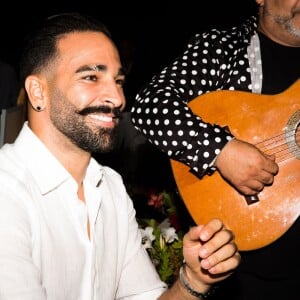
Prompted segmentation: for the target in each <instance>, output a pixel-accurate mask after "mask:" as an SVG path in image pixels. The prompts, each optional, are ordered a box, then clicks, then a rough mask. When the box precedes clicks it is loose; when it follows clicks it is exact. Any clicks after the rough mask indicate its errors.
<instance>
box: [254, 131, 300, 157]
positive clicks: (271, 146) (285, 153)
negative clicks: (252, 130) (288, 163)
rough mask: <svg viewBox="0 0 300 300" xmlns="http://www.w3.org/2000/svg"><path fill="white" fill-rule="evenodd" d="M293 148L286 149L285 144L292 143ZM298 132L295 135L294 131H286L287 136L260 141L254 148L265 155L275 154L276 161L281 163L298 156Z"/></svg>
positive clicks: (299, 143)
mask: <svg viewBox="0 0 300 300" xmlns="http://www.w3.org/2000/svg"><path fill="white" fill-rule="evenodd" d="M294 140H295V143H293V146H290V147H288V146H287V143H288V142H292V141H294ZM299 145H300V130H299V129H297V133H296V134H295V130H291V131H288V132H287V134H279V135H277V136H274V137H272V138H270V139H267V140H264V141H261V142H259V143H257V144H256V146H257V147H258V148H259V149H260V150H261V151H263V152H265V153H266V154H275V156H276V161H277V162H282V161H285V160H287V159H291V158H293V157H295V156H299V154H300V147H299Z"/></svg>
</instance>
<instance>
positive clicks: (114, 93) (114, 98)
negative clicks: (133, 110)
mask: <svg viewBox="0 0 300 300" xmlns="http://www.w3.org/2000/svg"><path fill="white" fill-rule="evenodd" d="M102 99H104V102H105V104H109V106H113V107H114V108H118V109H120V110H123V109H124V108H125V104H126V100H125V95H124V92H123V88H122V86H120V85H118V84H116V83H115V82H113V83H111V84H107V86H106V88H105V91H104V94H103V98H102Z"/></svg>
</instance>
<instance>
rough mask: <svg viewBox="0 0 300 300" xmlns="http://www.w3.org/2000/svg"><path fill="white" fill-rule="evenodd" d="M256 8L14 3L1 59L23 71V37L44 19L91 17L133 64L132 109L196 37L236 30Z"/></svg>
mask: <svg viewBox="0 0 300 300" xmlns="http://www.w3.org/2000/svg"><path fill="white" fill-rule="evenodd" d="M175 2H179V3H177V4H176V3H175ZM255 9H256V5H255V0H232V1H226V0H215V1H212V0H211V1H203V0H197V1H196V0H185V1H182V0H181V1H180V0H177V1H175V0H174V1H170V0H160V1H158V0H152V1H144V0H142V1H139V0H134V1H122V2H118V1H111V2H108V1H101V0H99V1H81V2H80V3H77V2H76V1H66V0H61V1H58V0H55V1H40V2H36V3H32V2H30V1H29V0H27V2H19V3H18V4H17V3H16V2H13V1H12V2H10V3H6V8H5V9H3V8H2V9H1V13H0V38H1V47H0V58H1V59H3V60H5V61H7V62H9V63H10V64H12V65H13V66H14V67H15V68H16V69H17V70H18V59H19V53H20V50H21V48H22V43H23V38H24V36H25V34H26V32H28V31H30V30H31V28H33V27H34V26H36V25H37V24H38V23H39V22H40V21H41V20H42V19H44V18H45V17H47V16H50V15H53V14H57V13H63V12H69V11H79V12H82V13H86V14H90V15H92V16H95V17H96V18H98V19H99V20H101V21H103V22H104V23H105V24H106V25H107V26H108V28H109V29H110V31H111V32H112V34H113V37H114V39H115V40H116V42H117V43H118V46H119V49H120V51H121V53H122V55H123V54H124V55H125V58H126V60H125V61H126V62H127V64H128V65H130V70H131V72H130V73H129V76H128V81H127V85H126V86H125V93H126V96H127V101H128V103H129V105H130V102H131V101H132V99H133V97H134V96H135V93H136V92H137V90H138V89H139V88H140V87H141V85H142V84H143V83H144V82H145V81H147V80H149V79H150V77H151V76H152V75H153V74H154V73H156V72H158V71H159V70H160V69H161V68H162V67H163V66H165V65H166V64H167V63H169V62H171V61H172V60H173V59H174V58H175V56H176V55H178V54H180V53H181V51H182V50H183V47H184V46H185V44H186V42H187V40H188V39H189V38H190V37H191V36H192V35H193V34H194V33H196V32H200V31H202V30H204V29H207V28H210V27H214V26H218V27H228V26H232V25H235V24H237V23H238V22H239V21H240V20H241V19H242V18H243V17H245V16H249V15H251V14H252V13H253V12H255Z"/></svg>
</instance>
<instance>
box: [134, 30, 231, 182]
mask: <svg viewBox="0 0 300 300" xmlns="http://www.w3.org/2000/svg"><path fill="white" fill-rule="evenodd" d="M223 42H224V43H223ZM223 44H226V48H224V47H225V46H224V45H223ZM228 45H230V42H228V39H227V38H226V34H224V33H221V32H219V31H214V30H213V31H211V32H209V33H207V34H203V35H196V36H195V37H194V38H193V39H192V40H191V42H190V43H189V44H188V46H187V49H186V51H185V52H184V53H183V55H182V56H181V57H179V58H177V59H176V60H175V61H174V62H173V63H172V64H171V65H169V66H168V67H166V68H165V69H163V70H162V72H161V73H160V74H158V75H156V76H154V77H153V78H152V80H151V82H150V83H148V84H147V85H146V87H144V88H143V89H142V90H141V91H140V92H139V93H138V95H137V96H136V101H135V103H134V105H133V108H132V121H133V124H134V126H135V127H136V128H137V129H139V130H140V131H141V132H142V133H143V134H144V135H145V136H146V137H147V139H148V140H149V141H150V142H151V143H153V144H154V145H156V146H157V147H159V148H160V149H161V150H162V151H164V152H166V153H167V154H168V156H169V157H170V158H173V159H175V160H178V161H181V162H183V163H185V164H186V165H188V166H189V167H190V168H191V171H192V172H193V173H195V174H196V175H197V176H199V177H202V176H203V175H204V174H206V172H207V171H208V170H210V168H209V166H210V164H211V163H212V162H213V161H214V159H215V158H216V156H217V155H218V154H219V152H220V151H221V150H222V148H223V147H224V146H225V145H226V143H227V142H228V141H229V140H231V139H232V137H233V136H232V135H231V134H230V133H229V132H228V131H227V130H226V129H224V128H221V127H220V126H218V125H217V124H209V123H206V122H204V121H203V120H202V119H201V116H198V115H195V114H193V113H192V111H191V110H190V108H189V107H188V105H187V103H188V102H189V101H191V100H193V99H194V98H196V97H197V96H199V95H201V94H204V93H206V92H209V91H214V90H218V89H222V88H227V89H230V88H231V87H230V84H228V82H229V80H228V77H229V74H230V72H231V69H232V65H231V63H230V56H231V54H232V53H230V48H231V47H228Z"/></svg>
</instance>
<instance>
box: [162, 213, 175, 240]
mask: <svg viewBox="0 0 300 300" xmlns="http://www.w3.org/2000/svg"><path fill="white" fill-rule="evenodd" d="M159 227H160V231H161V235H162V236H163V238H164V239H165V241H166V243H167V244H171V243H173V242H174V241H175V240H177V241H178V235H177V233H176V230H175V228H174V227H171V225H170V221H169V219H168V218H167V219H165V220H164V221H163V222H162V223H161V224H160V225H159Z"/></svg>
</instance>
